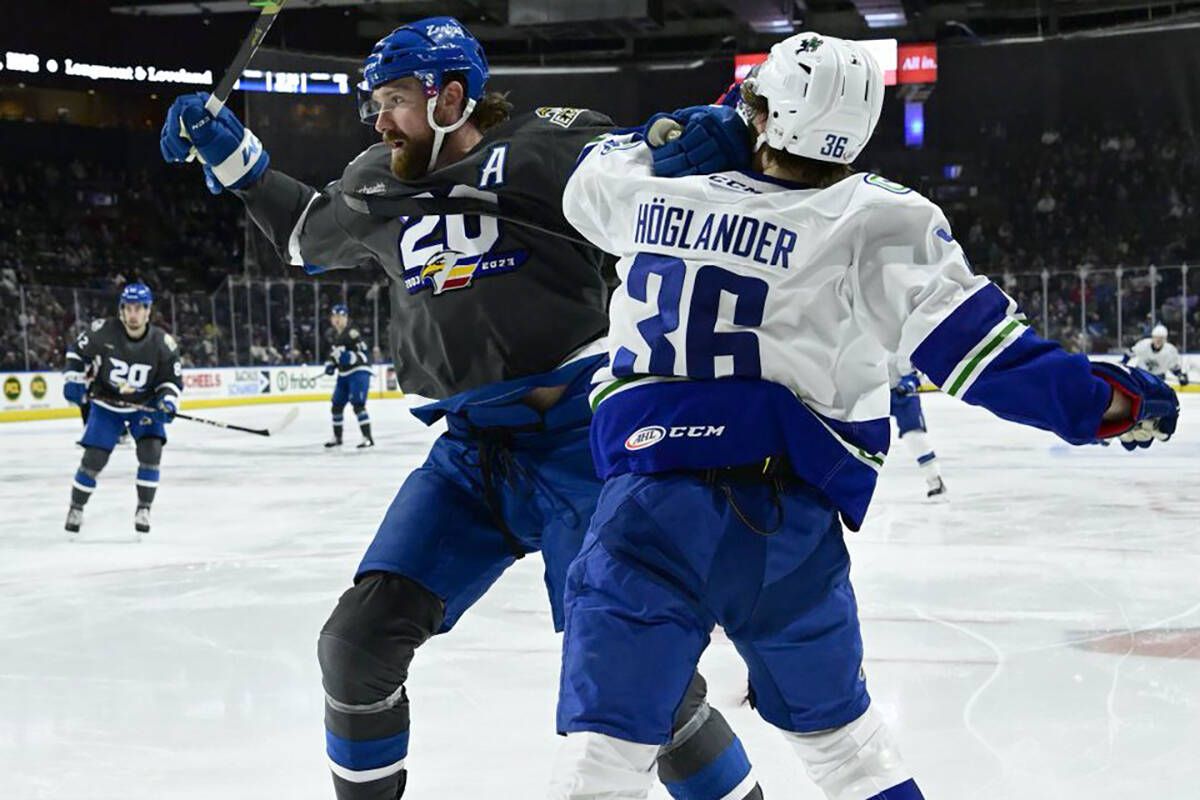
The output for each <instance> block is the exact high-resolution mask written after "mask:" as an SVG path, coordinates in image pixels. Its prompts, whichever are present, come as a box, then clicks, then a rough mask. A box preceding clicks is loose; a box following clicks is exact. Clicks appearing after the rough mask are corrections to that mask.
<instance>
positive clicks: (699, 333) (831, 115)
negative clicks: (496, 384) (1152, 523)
mask: <svg viewBox="0 0 1200 800" xmlns="http://www.w3.org/2000/svg"><path fill="white" fill-rule="evenodd" d="M743 100H744V102H743V106H744V110H745V116H746V117H747V118H748V119H749V121H750V123H751V125H753V130H754V131H755V132H757V134H758V136H757V143H756V145H755V149H754V157H753V168H754V170H756V171H727V172H719V173H716V174H709V175H695V176H690V177H683V178H676V179H662V178H656V177H654V176H653V175H652V172H651V164H652V158H653V154H652V153H651V151H650V149H649V147H648V145H647V144H646V143H645V142H644V141H642V136H641V135H640V134H639V133H627V134H623V135H613V136H608V137H603V138H602V139H601V140H600V141H598V142H596V143H594V144H593V145H591V146H590V149H588V150H585V152H584V154H583V155H582V157H581V160H580V163H579V165H578V167H577V169H576V171H575V173H574V174H573V176H572V178H571V180H570V182H569V183H568V185H567V189H566V192H565V194H564V197H563V204H564V210H565V212H566V216H567V218H568V219H569V220H570V221H571V223H572V224H573V225H574V226H575V227H576V229H577V230H579V231H580V232H581V233H582V234H583V235H585V236H586V237H587V238H588V239H590V240H591V241H592V242H593V243H595V244H597V245H599V246H600V247H603V248H604V249H606V250H608V251H610V252H612V253H614V254H617V255H618V256H619V257H620V262H619V264H618V267H617V271H618V275H619V277H620V279H621V285H620V286H619V287H618V288H617V290H616V292H615V293H614V296H613V300H612V304H611V309H610V314H611V317H612V319H611V327H610V335H609V342H608V345H609V354H610V357H611V365H610V367H608V368H607V373H605V374H598V378H599V379H600V382H599V383H598V384H597V386H596V389H595V390H594V392H593V394H592V398H591V399H592V404H593V407H594V409H595V416H594V419H593V423H592V428H591V437H592V451H593V455H594V457H595V459H596V462H597V467H598V470H599V472H600V474H601V476H602V477H603V478H604V479H605V485H604V488H603V491H602V493H601V496H600V501H599V504H598V507H597V510H596V513H595V515H594V516H593V517H592V522H591V525H590V528H589V531H588V536H587V539H586V540H585V542H584V545H583V549H582V550H581V552H580V555H579V556H578V557H577V558H576V559H575V561H574V562H573V564H572V565H571V569H570V573H569V577H568V585H567V594H566V603H567V617H566V632H565V637H564V641H563V667H562V677H561V682H560V695H559V705H558V729H559V731H560V732H562V733H565V734H567V738H566V741H565V744H564V746H563V749H562V752H561V753H560V757H559V759H558V762H557V763H556V766H555V770H554V777H553V779H552V789H551V792H550V794H551V796H552V797H554V798H598V797H605V798H637V797H645V796H646V792H647V789H648V788H649V785H650V780H651V769H652V766H653V764H654V758H655V754H656V753H657V751H658V747H659V746H660V745H661V744H663V743H664V742H666V741H667V740H668V739H669V738H670V735H671V720H672V714H673V712H674V709H675V707H676V706H677V705H678V704H679V702H680V699H681V698H682V697H683V696H684V692H685V691H686V688H687V684H688V682H689V680H690V678H691V675H692V672H693V670H694V668H695V664H696V662H697V660H698V659H699V657H700V654H701V653H702V652H703V650H704V649H705V647H706V646H707V644H708V641H709V635H710V633H711V631H712V629H713V627H714V626H715V625H717V624H720V625H721V626H722V627H723V629H724V631H725V633H726V635H728V637H729V638H730V639H731V640H732V641H733V643H734V644H735V646H736V647H737V649H738V652H739V654H740V655H741V656H742V658H743V659H744V660H745V662H746V666H747V668H748V671H749V682H750V701H751V703H752V705H753V706H754V707H755V708H756V709H757V711H758V712H759V714H760V715H761V716H762V717H763V718H764V719H766V720H767V721H768V722H769V723H771V724H773V725H775V726H777V727H778V728H780V729H781V730H782V731H784V733H785V735H786V737H787V739H788V740H789V742H790V743H791V744H792V746H793V747H794V749H795V751H796V753H797V755H798V756H799V757H800V759H801V760H802V761H803V763H804V764H805V766H806V767H807V769H808V772H809V775H810V776H811V777H812V779H813V780H814V781H815V782H816V784H817V785H819V786H820V788H821V789H822V790H823V791H824V793H825V794H826V796H827V797H830V798H835V800H864V799H865V798H874V799H875V800H882V798H887V800H913V799H914V798H920V797H921V796H922V795H921V793H920V790H919V789H918V788H917V785H916V783H915V782H914V780H913V778H912V776H911V774H910V773H909V771H908V770H907V768H906V767H905V766H904V762H903V760H902V759H901V757H900V756H899V754H898V753H897V750H896V746H895V744H894V743H893V741H892V738H891V736H890V734H889V733H888V730H887V728H886V726H885V724H884V721H883V719H882V716H881V715H880V714H879V713H877V712H876V711H875V710H874V708H873V706H872V705H871V701H870V697H869V696H868V694H867V690H866V683H865V678H864V674H863V672H862V664H863V651H862V640H861V637H860V635H859V623H858V614H857V609H856V606H855V600H854V592H853V590H852V588H851V585H850V581H849V556H848V554H847V551H846V547H845V544H844V541H843V525H845V526H847V527H849V528H850V529H851V530H855V529H857V528H858V527H859V525H860V524H861V523H862V520H863V516H864V514H865V513H866V510H867V506H868V503H869V502H870V499H871V494H872V491H873V489H874V486H875V481H876V476H877V474H878V471H879V468H880V465H881V464H882V462H883V458H884V455H885V454H886V451H887V447H888V439H889V424H888V395H889V389H888V374H887V367H886V361H887V357H888V353H889V352H898V353H900V354H902V355H903V356H904V357H906V358H909V359H911V361H912V362H913V364H914V365H915V366H916V368H917V369H920V370H921V371H923V372H924V373H926V374H927V375H928V376H929V377H930V379H931V380H932V381H933V382H934V383H937V384H938V385H940V386H941V387H942V388H943V390H944V391H945V392H946V393H948V394H949V395H951V396H953V397H957V398H959V399H962V400H965V401H966V402H968V403H972V404H977V405H982V406H984V407H986V408H988V409H990V410H991V411H993V412H994V413H996V414H997V415H999V416H1001V417H1003V418H1006V419H1010V420H1014V421H1017V422H1021V423H1024V424H1027V425H1033V426H1036V427H1040V428H1044V429H1046V430H1049V431H1053V432H1054V433H1056V434H1058V435H1059V436H1061V437H1062V438H1064V439H1065V440H1067V441H1068V442H1071V443H1074V444H1083V443H1087V442H1092V441H1095V440H1096V439H1097V438H1100V437H1113V436H1119V437H1121V438H1122V442H1123V444H1125V445H1126V446H1128V447H1130V448H1134V447H1138V446H1149V444H1151V443H1152V442H1153V441H1154V440H1156V439H1166V438H1168V437H1169V436H1170V434H1171V433H1172V432H1173V431H1174V429H1175V422H1176V419H1177V416H1178V401H1177V399H1176V397H1175V394H1174V392H1173V391H1172V390H1171V389H1170V388H1169V387H1167V386H1166V385H1165V384H1163V383H1162V381H1160V380H1159V379H1157V378H1155V377H1154V376H1152V375H1150V374H1149V373H1146V372H1144V371H1142V370H1137V369H1132V370H1130V369H1126V368H1124V367H1121V366H1118V365H1114V364H1099V363H1090V362H1089V361H1088V359H1087V358H1086V357H1084V356H1080V355H1071V354H1069V353H1067V352H1065V351H1064V350H1063V349H1062V348H1060V347H1059V346H1058V345H1056V344H1055V343H1053V342H1048V341H1046V340H1044V339H1042V338H1040V337H1038V336H1037V335H1036V334H1035V333H1034V332H1033V331H1032V330H1031V329H1030V328H1029V327H1028V326H1026V325H1025V324H1024V323H1023V322H1022V321H1021V318H1020V317H1019V316H1018V314H1017V310H1016V305H1015V303H1014V302H1013V301H1012V300H1011V299H1010V298H1009V297H1008V296H1007V295H1005V294H1004V292H1003V291H1001V290H1000V289H999V288H998V287H997V286H996V285H995V284H993V283H992V282H991V281H989V280H988V279H987V278H986V277H983V276H979V275H974V274H973V273H972V272H971V269H970V267H969V266H968V263H967V260H966V257H965V255H964V254H963V251H962V248H961V247H960V246H959V244H958V243H957V242H956V241H955V239H954V236H953V235H952V234H951V231H950V225H949V223H948V222H947V221H946V218H945V217H944V216H943V214H942V212H941V210H940V209H938V207H937V206H935V205H934V204H933V203H931V202H929V201H928V200H926V199H925V198H923V197H921V196H920V195H918V194H916V193H915V192H913V191H911V190H909V189H907V188H905V187H903V186H900V185H897V184H895V183H892V182H890V181H887V180H885V179H883V178H880V177H878V176H875V175H864V174H861V173H860V174H854V173H852V172H851V171H850V170H849V169H848V168H847V167H846V165H848V164H850V163H851V162H852V161H853V160H854V158H855V157H856V156H857V155H858V154H859V152H861V150H862V148H863V146H864V145H865V144H866V143H867V140H868V139H869V137H870V135H871V133H872V131H873V129H874V127H875V124H876V122H877V121H878V118H879V113H880V109H881V106H882V102H883V79H882V74H881V72H880V70H879V68H878V66H877V65H876V64H875V63H874V61H873V60H872V59H871V57H870V56H869V55H868V54H867V52H866V51H865V50H864V49H862V48H861V47H860V46H858V45H855V44H854V43H850V42H843V41H840V40H837V39H833V38H830V37H822V36H819V35H816V34H812V33H806V34H801V35H797V36H793V37H791V38H789V39H787V40H785V41H783V42H781V43H779V44H776V45H775V46H774V47H773V48H772V50H771V53H770V56H769V58H768V59H767V61H766V62H765V63H764V64H763V65H762V67H761V69H760V70H759V72H758V73H757V75H755V76H754V77H753V78H752V79H751V80H749V81H747V84H746V86H744V87H743ZM689 128H691V122H690V121H689V122H688V123H687V124H686V125H685V127H684V130H683V135H682V136H681V137H680V139H679V141H685V140H687V139H688V138H689V133H690V131H689ZM652 132H653V131H652V130H651V133H652ZM667 146H673V144H669V145H667ZM698 146H700V145H698ZM747 147H749V145H747Z"/></svg>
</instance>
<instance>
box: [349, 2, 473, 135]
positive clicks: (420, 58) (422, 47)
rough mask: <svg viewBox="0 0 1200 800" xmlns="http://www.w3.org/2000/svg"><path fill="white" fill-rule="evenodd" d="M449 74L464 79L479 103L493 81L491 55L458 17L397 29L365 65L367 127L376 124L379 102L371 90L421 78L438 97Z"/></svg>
mask: <svg viewBox="0 0 1200 800" xmlns="http://www.w3.org/2000/svg"><path fill="white" fill-rule="evenodd" d="M448 72H454V73H460V74H461V75H462V76H463V77H464V79H465V80H466V85H467V86H466V93H467V98H468V100H470V101H477V100H478V99H479V98H480V97H482V96H483V85H484V84H485V83H487V79H488V65H487V57H486V56H484V54H483V46H482V45H481V44H480V43H479V40H478V39H476V38H475V37H474V36H472V35H471V32H470V31H468V30H467V28H466V26H465V25H463V24H462V23H461V22H459V21H458V20H456V19H455V18H454V17H429V18H427V19H422V20H417V21H416V22H413V23H410V24H408V25H402V26H400V27H399V28H396V30H394V31H392V32H391V33H389V34H388V35H387V36H385V37H383V38H382V39H380V40H379V41H378V42H376V43H375V47H373V48H372V49H371V54H370V55H369V56H367V59H366V61H364V62H363V81H362V83H360V84H359V85H358V114H359V117H360V118H361V119H362V121H363V122H365V123H367V124H372V123H374V121H375V118H376V117H377V116H378V115H379V104H378V103H376V102H375V101H374V99H373V98H372V97H371V92H373V91H374V90H375V89H377V88H378V87H380V86H382V85H383V84H385V83H390V82H391V81H395V80H399V79H400V78H416V79H417V80H419V81H420V82H421V83H422V84H423V85H424V87H425V96H426V97H435V96H436V95H437V94H438V92H440V91H441V90H442V85H443V83H444V81H445V77H446V73H448ZM471 105H472V106H473V105H474V102H472V103H471Z"/></svg>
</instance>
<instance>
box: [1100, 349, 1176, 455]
mask: <svg viewBox="0 0 1200 800" xmlns="http://www.w3.org/2000/svg"><path fill="white" fill-rule="evenodd" d="M1092 374H1093V375H1095V376H1097V377H1099V378H1102V379H1103V380H1104V381H1105V382H1107V383H1108V385H1109V386H1111V387H1112V389H1113V391H1114V392H1121V393H1122V394H1124V395H1125V396H1126V397H1128V398H1129V400H1130V401H1131V402H1132V404H1133V410H1132V412H1131V414H1130V416H1129V418H1128V419H1126V420H1123V421H1120V422H1116V423H1105V424H1104V425H1101V427H1100V431H1099V432H1098V433H1097V434H1096V435H1097V437H1098V438H1101V439H1104V438H1108V437H1110V436H1120V437H1121V446H1122V447H1124V448H1125V449H1126V450H1133V449H1134V448H1135V447H1149V446H1150V445H1151V444H1153V443H1154V440H1155V439H1158V440H1159V441H1163V442H1165V441H1167V440H1168V439H1170V438H1171V434H1173V433H1175V424H1176V423H1177V422H1178V421H1179V396H1178V395H1176V394H1175V390H1174V389H1172V388H1171V387H1170V386H1168V385H1167V384H1166V382H1165V381H1163V380H1162V379H1161V378H1156V377H1155V376H1153V375H1151V374H1150V373H1149V372H1147V371H1146V370H1144V369H1138V368H1137V367H1123V366H1121V365H1119V364H1111V363H1107V362H1103V361H1093V362H1092Z"/></svg>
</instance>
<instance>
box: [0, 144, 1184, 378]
mask: <svg viewBox="0 0 1200 800" xmlns="http://www.w3.org/2000/svg"><path fill="white" fill-rule="evenodd" d="M925 155H926V156H928V155H930V154H925ZM937 155H938V156H940V158H941V161H942V162H943V168H942V169H941V170H940V171H939V172H937V173H927V174H924V175H922V174H917V173H918V172H919V170H915V169H914V168H913V164H914V158H913V154H912V153H911V152H907V151H899V152H878V151H874V150H872V151H870V152H869V153H868V155H867V157H866V159H865V161H866V163H864V164H862V165H860V166H863V167H864V168H867V167H868V166H869V168H871V169H877V170H879V171H881V172H883V173H884V174H885V175H887V176H888V177H892V178H894V179H896V180H899V181H901V182H904V183H907V184H909V185H911V186H913V187H914V188H917V189H918V190H920V191H922V192H923V193H924V194H926V195H927V196H928V197H930V198H931V199H932V200H934V201H935V202H937V203H939V204H940V205H941V206H942V207H943V208H944V209H945V211H946V213H947V216H948V217H949V219H950V221H951V223H952V226H953V229H954V233H955V235H956V237H957V238H958V239H959V240H960V241H961V242H962V244H963V247H964V248H965V250H966V252H967V254H968V256H969V257H970V258H971V259H972V263H973V264H974V266H975V267H976V268H977V269H978V270H979V271H981V272H983V273H986V274H988V275H990V276H991V277H992V278H993V279H995V280H996V281H997V282H999V283H1000V284H1001V285H1002V286H1003V287H1004V288H1005V289H1006V291H1008V292H1009V293H1010V294H1011V295H1012V296H1013V297H1014V298H1015V299H1016V300H1017V301H1018V303H1019V304H1020V305H1021V307H1022V309H1023V310H1024V311H1025V313H1026V314H1027V315H1028V316H1029V318H1030V320H1031V321H1032V322H1033V324H1034V325H1035V326H1037V327H1038V328H1039V329H1042V332H1043V333H1044V334H1046V335H1048V336H1050V337H1051V338H1055V339H1058V340H1059V341H1061V342H1063V343H1064V344H1065V345H1067V346H1068V347H1070V348H1073V349H1077V350H1081V351H1089V352H1104V351H1112V350H1118V349H1121V348H1122V347H1127V346H1128V345H1129V344H1131V343H1132V341H1134V340H1135V339H1137V338H1139V337H1141V336H1144V335H1147V334H1148V332H1149V329H1150V327H1152V326H1153V325H1154V324H1155V323H1158V322H1162V323H1163V324H1166V325H1167V326H1168V328H1169V330H1170V331H1171V338H1172V340H1175V341H1177V342H1178V340H1179V339H1180V337H1181V333H1182V329H1183V326H1184V322H1185V320H1186V324H1187V328H1188V339H1189V341H1188V342H1187V344H1188V346H1189V348H1194V347H1195V343H1196V342H1197V341H1198V340H1200V265H1198V266H1197V267H1195V268H1192V269H1190V270H1188V269H1181V268H1180V265H1185V264H1189V263H1192V264H1195V263H1197V261H1200V225H1197V211H1198V210H1200V148H1198V147H1197V142H1196V137H1195V134H1193V133H1190V132H1183V131H1168V130H1136V131H1134V130H1128V129H1116V128H1114V129H1111V130H1091V129H1086V128H1081V129H1078V130H1068V129H1065V128H1064V129H1062V130H1059V129H1047V130H1042V131H1035V130H1025V129H1014V130H1008V129H1006V128H1005V127H1004V126H1000V125H997V126H993V127H990V128H987V129H985V130H982V131H980V132H979V136H978V137H977V139H976V141H975V142H974V143H973V144H972V146H971V148H970V150H969V152H963V153H949V152H942V153H938V154H937ZM928 162H929V159H928V157H926V159H925V163H928ZM246 226H247V221H246V219H245V216H244V213H243V212H242V208H241V205H240V204H239V203H237V202H235V201H232V200H230V199H229V198H218V199H214V198H212V197H211V196H210V195H209V194H208V193H207V191H206V190H205V189H204V187H203V185H202V183H201V182H200V181H199V180H196V179H195V176H194V175H190V174H189V175H187V176H186V179H184V176H182V175H181V173H180V172H178V171H172V170H170V169H169V168H167V167H165V166H164V165H159V164H150V163H147V164H146V165H144V166H131V167H121V166H113V165H112V164H111V163H107V164H105V163H98V162H93V161H88V160H86V159H84V158H81V157H75V158H72V159H70V160H67V161H65V162H56V161H51V160H44V159H43V160H29V159H22V158H6V157H5V154H4V153H0V303H3V305H4V308H5V309H7V310H8V311H9V313H7V314H5V315H3V318H0V369H22V368H24V366H25V364H26V360H27V356H28V363H29V365H30V366H31V367H32V368H36V369H46V368H50V367H53V366H56V365H57V364H59V363H60V361H61V357H62V356H61V354H62V352H63V350H64V349H65V347H66V344H67V343H68V342H69V341H70V339H71V338H72V337H73V335H74V332H75V331H76V330H78V327H79V326H80V325H81V324H84V323H86V322H87V321H89V320H90V319H92V318H93V317H95V316H99V315H102V314H111V313H113V310H114V306H115V297H116V295H117V293H118V292H119V289H120V287H121V286H122V285H123V284H124V283H125V282H127V281H130V280H141V281H144V282H146V283H147V284H149V285H150V286H151V288H152V289H153V290H154V292H155V294H156V296H157V298H158V303H157V304H156V313H157V315H158V317H157V319H156V322H157V323H158V324H160V325H163V326H164V327H166V328H168V329H173V330H175V332H176V334H177V338H178V339H179V341H180V343H181V346H182V347H183V350H184V354H185V362H186V363H188V364H191V365H215V364H225V363H233V362H234V361H236V362H237V363H243V364H245V363H305V362H313V361H316V360H318V358H319V354H320V353H319V351H320V350H321V345H320V343H319V342H318V336H319V333H320V330H321V329H322V328H323V326H324V319H323V316H322V315H323V311H324V309H326V308H327V306H328V305H329V304H331V303H332V302H337V301H340V300H343V299H351V298H350V297H349V295H348V292H350V291H351V290H350V288H349V287H346V286H342V285H341V284H339V283H333V284H329V283H328V282H326V284H327V285H325V286H322V287H320V288H318V289H313V288H311V287H310V283H311V281H309V280H307V279H305V278H303V277H301V276H294V275H285V274H283V273H278V272H276V270H279V269H280V267H279V266H278V264H277V263H275V264H274V265H272V264H271V263H270V262H269V261H268V260H264V259H258V261H259V262H261V263H263V264H266V266H264V267H258V266H253V267H252V268H251V266H250V265H249V264H248V263H247V261H248V260H247V258H246V254H245V252H244V250H245V241H246V235H247V231H246ZM254 249H256V248H251V250H252V251H253V250H254ZM254 260H255V259H254V257H253V253H252V254H251V258H250V259H249V261H254ZM1151 265H1155V268H1154V269H1151V268H1150V267H1151ZM264 270H265V271H266V272H267V273H268V276H270V277H271V278H272V280H273V281H274V283H273V284H265V283H261V280H262V278H263V277H264V276H263V275H262V272H263V271H264ZM251 271H253V272H254V273H256V274H255V276H254V277H255V279H257V280H259V281H260V282H259V283H257V284H253V283H252V284H251V286H250V288H242V289H238V290H236V291H234V290H233V289H232V287H230V286H229V285H228V283H227V281H229V280H230V279H231V276H235V277H234V280H238V279H240V280H241V281H243V283H242V284H240V285H241V286H245V282H246V281H248V280H250V276H249V275H248V273H249V272H251ZM349 277H352V278H354V279H355V280H357V281H365V280H378V279H379V278H380V276H379V275H378V274H377V273H376V274H374V275H352V276H349ZM290 278H297V280H296V281H295V283H294V285H291V284H289V283H288V279H290ZM354 291H357V292H361V293H363V294H362V295H361V297H358V298H354V299H353V300H352V303H351V307H352V312H355V313H360V314H361V316H360V317H359V322H360V323H364V322H365V323H367V324H363V325H362V327H363V328H364V329H367V330H369V332H370V335H372V336H373V337H374V334H375V331H374V327H375V319H376V314H378V315H379V316H378V319H379V320H384V319H386V315H387V314H386V303H387V297H386V292H378V290H377V289H370V288H368V287H355V288H354ZM243 293H244V298H243ZM355 302H357V305H358V306H359V309H361V311H357V310H356V309H355ZM239 306H240V310H239ZM368 309H369V311H368ZM381 333H382V332H381ZM383 339H384V337H383V336H382V335H380V336H379V337H377V340H379V341H382V340H383ZM27 350H28V353H27V352H26V351H27Z"/></svg>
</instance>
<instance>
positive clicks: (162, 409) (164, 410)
mask: <svg viewBox="0 0 1200 800" xmlns="http://www.w3.org/2000/svg"><path fill="white" fill-rule="evenodd" d="M177 413H179V406H178V405H177V404H176V402H175V395H173V394H160V395H159V396H158V402H156V403H155V404H154V413H153V414H151V415H150V416H152V417H153V418H154V421H155V422H161V423H162V424H163V425H170V424H171V423H172V422H173V421H174V420H175V415H176V414H177Z"/></svg>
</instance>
